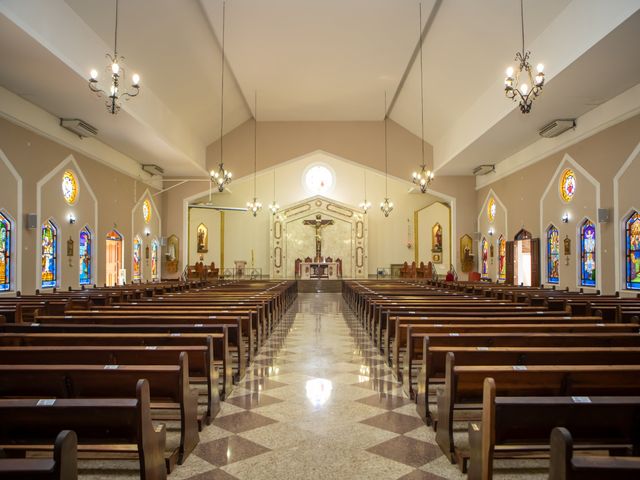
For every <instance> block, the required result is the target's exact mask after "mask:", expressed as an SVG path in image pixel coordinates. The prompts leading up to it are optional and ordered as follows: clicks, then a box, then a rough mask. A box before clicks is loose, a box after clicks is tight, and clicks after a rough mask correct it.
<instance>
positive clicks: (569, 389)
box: [343, 280, 640, 480]
mask: <svg viewBox="0 0 640 480" xmlns="http://www.w3.org/2000/svg"><path fill="white" fill-rule="evenodd" d="M343 297H344V299H345V301H346V303H347V304H348V305H349V307H350V308H351V310H352V311H353V312H354V314H355V315H356V317H357V319H358V321H359V322H360V323H361V324H362V326H363V328H364V329H365V330H366V331H367V332H368V334H369V335H370V337H371V339H372V341H373V343H374V344H375V346H376V347H377V348H378V349H379V351H380V353H381V354H382V355H383V357H384V359H385V361H386V362H387V363H388V364H389V365H390V367H391V368H392V370H393V372H394V374H395V376H396V377H397V379H398V381H400V382H402V386H403V389H404V391H405V392H406V394H407V395H409V396H410V397H411V398H412V399H413V400H414V401H415V402H416V409H417V411H418V413H419V415H420V417H421V418H422V419H423V420H424V421H425V423H426V424H427V425H429V426H431V427H432V428H433V429H434V430H435V436H436V442H437V444H438V445H439V446H440V448H441V449H442V451H443V453H444V454H445V455H447V456H448V457H449V459H450V460H451V462H452V463H457V464H458V465H459V466H460V468H461V469H462V471H463V472H466V473H468V478H469V479H470V480H477V479H481V480H489V479H491V478H493V470H494V460H495V459H517V458H527V459H529V458H550V459H551V460H550V462H551V463H550V474H549V478H551V479H554V480H560V479H573V478H580V479H583V478H586V479H591V478H593V479H595V478H606V475H613V478H616V479H618V478H619V479H627V478H628V479H630V478H640V298H621V297H620V296H619V295H601V294H600V293H599V292H597V293H594V294H590V293H585V292H581V291H580V292H571V291H560V290H556V289H553V288H531V287H517V286H516V287H514V286H506V285H504V284H488V283H486V282H483V283H472V282H436V281H427V282H419V281H415V280H414V281H395V282H394V281H348V282H344V284H343Z"/></svg>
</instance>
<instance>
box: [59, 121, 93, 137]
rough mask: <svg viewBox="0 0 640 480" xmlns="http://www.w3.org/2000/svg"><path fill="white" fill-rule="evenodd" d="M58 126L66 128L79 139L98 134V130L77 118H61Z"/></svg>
mask: <svg viewBox="0 0 640 480" xmlns="http://www.w3.org/2000/svg"><path fill="white" fill-rule="evenodd" d="M60 126H61V127H62V128H66V129H67V130H69V131H70V132H72V133H75V134H76V135H78V136H79V137H80V138H84V137H95V136H96V135H97V134H98V129H97V128H96V127H94V126H93V125H90V124H88V123H87V122H85V121H84V120H81V119H79V118H61V119H60Z"/></svg>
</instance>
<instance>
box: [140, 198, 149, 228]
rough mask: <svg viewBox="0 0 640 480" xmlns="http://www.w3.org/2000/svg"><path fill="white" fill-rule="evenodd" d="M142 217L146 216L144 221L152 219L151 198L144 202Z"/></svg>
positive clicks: (147, 221)
mask: <svg viewBox="0 0 640 480" xmlns="http://www.w3.org/2000/svg"><path fill="white" fill-rule="evenodd" d="M142 218H144V223H149V222H150V221H151V202H150V201H149V199H146V200H145V201H144V202H143V203H142Z"/></svg>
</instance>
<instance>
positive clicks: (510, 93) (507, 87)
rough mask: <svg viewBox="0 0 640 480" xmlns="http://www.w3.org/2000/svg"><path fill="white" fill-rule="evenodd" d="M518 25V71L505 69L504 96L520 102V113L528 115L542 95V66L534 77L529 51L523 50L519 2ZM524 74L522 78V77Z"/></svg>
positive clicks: (522, 26)
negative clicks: (519, 40) (519, 30)
mask: <svg viewBox="0 0 640 480" xmlns="http://www.w3.org/2000/svg"><path fill="white" fill-rule="evenodd" d="M520 25H521V31H522V51H521V52H517V53H516V56H515V61H516V62H518V71H517V72H514V69H513V67H509V68H507V76H506V78H505V79H504V94H505V95H506V97H507V98H510V99H512V100H513V101H514V102H518V101H519V102H520V111H521V112H522V113H529V112H530V111H531V106H532V104H533V101H534V100H535V99H536V98H537V97H538V96H539V95H540V94H541V93H542V87H543V86H544V65H543V64H542V63H539V64H538V65H537V67H536V75H535V77H534V75H533V72H532V70H533V68H532V67H531V64H530V63H529V57H530V56H531V52H530V51H525V49H524V6H523V0H520ZM523 73H524V74H526V76H525V77H524V78H522V75H523Z"/></svg>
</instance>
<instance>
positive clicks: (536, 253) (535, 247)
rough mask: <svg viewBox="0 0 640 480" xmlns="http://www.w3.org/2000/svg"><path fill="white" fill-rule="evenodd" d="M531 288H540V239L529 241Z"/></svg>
mask: <svg viewBox="0 0 640 480" xmlns="http://www.w3.org/2000/svg"><path fill="white" fill-rule="evenodd" d="M531 286H532V287H539V286H540V239H539V238H533V239H531Z"/></svg>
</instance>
